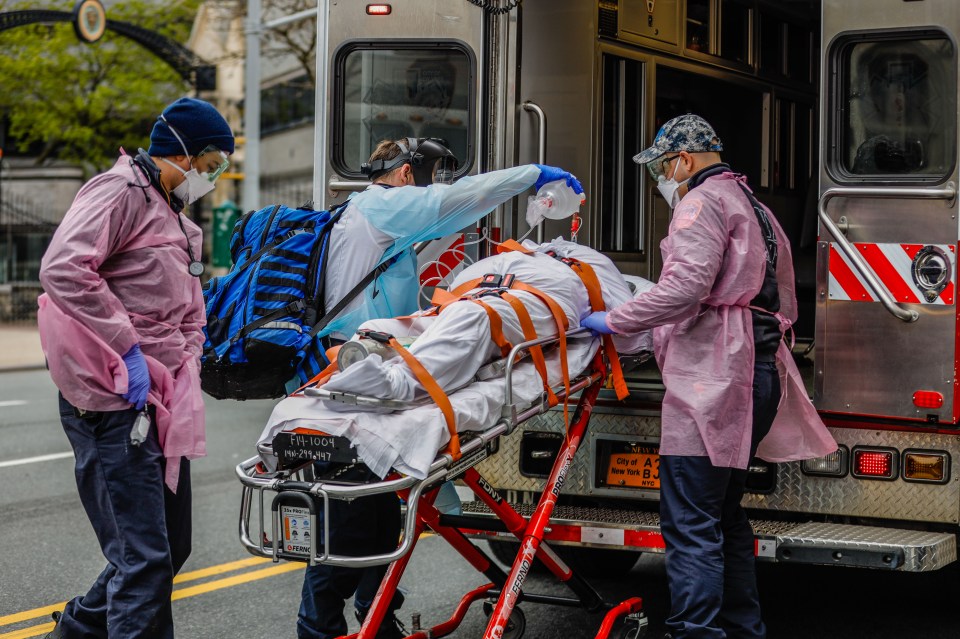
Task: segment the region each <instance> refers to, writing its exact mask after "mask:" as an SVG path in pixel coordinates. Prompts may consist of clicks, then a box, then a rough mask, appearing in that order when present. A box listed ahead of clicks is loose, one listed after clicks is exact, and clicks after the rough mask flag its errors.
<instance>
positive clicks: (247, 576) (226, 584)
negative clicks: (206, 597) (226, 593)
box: [0, 562, 307, 639]
mask: <svg viewBox="0 0 960 639" xmlns="http://www.w3.org/2000/svg"><path fill="white" fill-rule="evenodd" d="M306 567H307V564H305V563H299V562H297V563H293V562H291V563H286V564H277V565H276V566H271V567H270V568H261V569H260V570H254V571H253V572H245V573H242V574H239V575H235V576H233V577H225V578H224V579H217V580H215V581H208V582H207V583H205V584H199V585H196V586H190V587H189V588H181V589H180V590H174V591H173V596H172V597H170V599H171V600H173V601H176V600H177V599H185V598H187V597H193V596H196V595H202V594H203V593H205V592H211V591H214V590H220V589H222V588H230V587H231V586H239V585H240V584H245V583H247V582H249V581H256V580H257V579H264V578H266V577H272V576H274V575H281V574H283V573H285V572H292V571H294V570H303V569H304V568H306ZM0 639H3V638H2V637H0Z"/></svg>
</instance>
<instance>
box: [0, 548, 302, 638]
mask: <svg viewBox="0 0 960 639" xmlns="http://www.w3.org/2000/svg"><path fill="white" fill-rule="evenodd" d="M269 562H270V559H264V558H262V557H249V558H247V559H240V560H238V561H231V562H228V563H225V564H219V565H216V566H210V567H208V568H201V569H200V570H194V571H191V572H185V573H182V574H180V575H177V576H176V577H174V579H173V583H175V584H180V583H184V582H187V581H195V580H197V579H203V578H204V577H210V576H212V575H219V574H223V573H225V572H231V571H233V570H239V569H240V568H246V567H248V566H256V565H259V564H264V563H269ZM305 566H306V564H299V563H290V564H279V565H277V566H274V567H272V568H267V569H264V570H255V571H253V572H249V573H244V574H243V575H238V576H236V577H229V578H226V579H218V580H216V581H211V582H208V583H206V584H203V585H202V586H192V587H190V588H182V589H180V590H176V591H174V593H173V597H172V598H171V599H172V600H174V601H175V600H177V599H183V598H184V597H192V596H193V595H199V594H201V593H203V592H210V591H211V590H219V589H221V588H228V587H230V586H233V585H237V584H242V583H246V582H248V581H254V580H256V579H263V578H264V577H270V576H271V575H278V574H281V573H284V572H288V571H291V570H295V569H297V568H304V567H305ZM278 568H283V570H277V569H278ZM264 573H266V574H264ZM238 579H239V581H232V580H238ZM228 582H229V583H228ZM201 588H203V590H198V589H201ZM181 593H185V594H181ZM66 605H67V602H65V601H61V602H60V603H57V604H53V605H52V606H43V607H42V608H34V609H33V610H24V611H23V612H17V613H14V614H12V615H6V616H3V617H0V627H3V626H9V625H12V624H15V623H20V622H21V621H29V620H30V619H37V618H38V617H45V616H47V615H50V614H51V613H53V612H55V611H58V610H63V607H64V606H66ZM47 626H50V624H45V625H44V627H47ZM50 627H52V626H50ZM36 628H39V626H34V627H33V628H25V629H23V630H17V631H15V632H14V633H13V634H10V633H8V634H3V635H0V639H20V638H21V637H24V638H25V637H35V636H37V635H39V634H43V633H42V632H41V631H39V630H37V634H35V635H29V634H27V635H22V634H17V633H22V632H26V631H28V630H31V631H32V630H34V629H36ZM49 631H50V628H47V629H46V631H45V632H49Z"/></svg>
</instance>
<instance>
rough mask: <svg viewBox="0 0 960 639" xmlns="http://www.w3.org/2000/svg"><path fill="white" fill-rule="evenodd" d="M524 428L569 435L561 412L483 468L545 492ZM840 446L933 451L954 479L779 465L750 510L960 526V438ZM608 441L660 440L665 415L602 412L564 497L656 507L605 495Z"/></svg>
mask: <svg viewBox="0 0 960 639" xmlns="http://www.w3.org/2000/svg"><path fill="white" fill-rule="evenodd" d="M521 430H534V431H549V432H557V433H562V432H563V414H562V412H557V411H551V412H549V413H546V414H544V415H541V416H539V417H536V418H534V419H531V420H529V421H528V422H526V423H525V424H523V425H522V426H521V428H520V429H518V432H515V433H513V434H512V435H511V436H509V437H502V438H501V439H500V451H499V453H498V454H496V455H494V456H492V457H491V458H489V459H487V460H485V461H484V462H483V463H482V464H480V465H479V466H478V467H477V470H479V471H480V473H481V474H482V475H483V476H484V477H485V478H486V479H487V480H488V481H489V482H490V483H491V484H492V485H493V486H495V487H497V488H499V489H501V490H516V491H535V492H539V491H540V489H541V487H542V484H543V480H541V479H537V478H531V477H525V476H523V475H521V474H520V471H519V457H520V444H521V437H522V435H521ZM831 432H832V433H833V436H834V438H835V439H836V440H837V442H838V443H840V444H843V445H845V446H847V448H848V449H852V448H853V447H854V446H857V445H861V446H885V447H892V448H896V449H897V450H900V451H903V450H906V449H913V448H918V449H928V450H941V451H946V452H947V453H949V455H950V478H949V482H948V483H947V484H944V485H936V484H920V483H910V482H905V481H903V480H896V481H875V480H874V481H871V480H862V479H856V478H854V477H852V476H850V475H847V476H846V477H811V476H809V475H805V474H803V473H802V472H801V471H800V464H799V463H789V464H778V465H777V480H776V488H775V490H774V492H773V493H771V494H768V495H759V494H748V495H747V496H746V497H745V499H744V502H743V505H744V506H745V507H746V508H751V509H756V510H766V511H777V512H793V513H809V514H817V515H834V516H845V517H864V518H872V519H885V520H900V521H919V522H936V523H946V524H958V523H960V435H944V434H937V433H916V432H900V431H880V430H864V429H850V428H833V429H831ZM605 436H613V437H614V438H620V439H623V438H624V437H630V438H636V439H642V440H644V441H657V440H658V439H659V436H660V419H659V416H657V415H655V414H650V413H646V414H645V413H643V412H640V411H635V412H634V414H623V413H609V412H608V413H604V412H603V410H602V409H597V410H596V411H595V412H594V415H593V417H592V419H591V423H590V429H589V430H588V431H587V438H586V441H585V442H584V443H585V445H584V446H582V447H581V450H580V452H579V453H578V454H577V456H576V458H575V459H574V460H573V463H572V464H571V466H570V471H569V472H568V474H567V478H566V483H565V484H564V487H563V492H564V494H567V495H581V496H611V497H617V498H620V499H633V500H643V501H656V500H657V499H659V496H658V494H657V491H640V490H636V489H613V490H611V489H609V488H607V489H598V488H597V487H596V486H595V485H594V483H595V482H594V476H595V474H596V473H595V472H594V470H595V469H594V465H593V461H594V457H595V454H594V451H595V449H596V442H597V440H598V439H600V438H603V437H605Z"/></svg>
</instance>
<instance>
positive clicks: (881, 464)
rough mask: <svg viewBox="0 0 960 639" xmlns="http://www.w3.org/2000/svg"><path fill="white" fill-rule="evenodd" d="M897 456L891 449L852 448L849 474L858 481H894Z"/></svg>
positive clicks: (896, 469)
mask: <svg viewBox="0 0 960 639" xmlns="http://www.w3.org/2000/svg"><path fill="white" fill-rule="evenodd" d="M898 460H899V454H898V453H897V451H896V450H894V449H892V448H860V447H857V448H854V449H853V464H852V468H851V473H852V474H853V476H854V477H858V478H860V479H887V480H891V479H896V478H897V471H898V470H899V469H898V468H897V466H898V463H897V462H898Z"/></svg>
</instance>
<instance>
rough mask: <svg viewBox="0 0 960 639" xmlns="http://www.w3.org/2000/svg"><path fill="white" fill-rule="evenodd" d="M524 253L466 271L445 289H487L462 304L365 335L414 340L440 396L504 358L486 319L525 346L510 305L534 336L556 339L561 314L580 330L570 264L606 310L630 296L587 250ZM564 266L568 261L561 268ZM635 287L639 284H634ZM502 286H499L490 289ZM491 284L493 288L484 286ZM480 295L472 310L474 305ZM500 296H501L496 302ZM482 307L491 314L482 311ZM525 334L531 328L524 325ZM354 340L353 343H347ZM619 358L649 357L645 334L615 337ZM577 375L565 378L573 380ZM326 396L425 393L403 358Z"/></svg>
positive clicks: (358, 374) (374, 366)
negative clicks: (583, 272) (581, 268)
mask: <svg viewBox="0 0 960 639" xmlns="http://www.w3.org/2000/svg"><path fill="white" fill-rule="evenodd" d="M523 247H524V249H526V250H527V252H526V253H525V252H521V251H508V252H504V253H501V254H498V255H494V256H492V257H488V258H486V259H483V260H480V261H478V262H477V263H475V264H473V265H471V266H469V267H467V268H466V269H464V271H463V272H462V273H460V275H458V276H457V278H456V279H455V280H454V282H453V284H452V286H451V290H456V289H457V287H461V286H462V285H464V283H466V282H470V281H473V280H476V279H483V278H484V277H485V276H487V275H492V276H493V277H491V278H490V279H491V280H492V281H491V282H487V284H488V286H485V287H484V286H482V285H481V286H477V287H475V288H471V289H470V290H469V291H466V292H464V293H463V297H464V298H473V299H461V300H460V301H456V302H452V303H449V304H448V305H446V306H445V307H444V308H443V310H442V312H440V313H439V314H430V313H429V311H427V312H421V313H419V314H416V315H414V316H411V317H407V318H397V319H382V320H372V321H369V322H366V323H365V324H363V326H362V327H361V332H362V331H363V330H371V331H377V332H380V333H386V334H389V335H393V336H396V337H398V338H402V337H406V338H415V339H414V340H413V341H412V343H411V344H410V346H409V347H408V348H409V352H410V354H412V355H413V356H414V357H415V358H416V360H417V361H419V362H420V364H422V365H423V367H424V368H425V369H426V370H427V371H428V372H429V373H430V375H431V376H432V377H433V379H434V380H436V382H437V384H438V385H439V386H440V387H441V388H442V389H443V391H444V392H447V393H450V392H452V391H454V390H456V389H459V388H462V387H464V386H466V385H468V384H470V383H471V382H472V381H474V380H475V379H476V378H477V373H478V371H479V370H480V369H481V368H482V367H484V366H485V365H487V364H488V363H489V362H491V361H494V360H497V359H499V358H502V357H503V355H504V353H503V352H502V351H503V348H502V347H501V346H500V345H498V344H497V343H496V342H495V340H494V339H492V335H493V333H492V332H491V317H492V316H491V314H490V312H489V310H491V309H492V311H493V312H494V313H495V314H496V315H497V316H499V318H500V322H499V323H501V324H502V326H501V327H500V329H499V330H500V331H501V332H502V336H503V338H504V339H505V340H506V341H507V342H509V343H510V344H517V343H520V342H523V341H525V340H526V339H527V338H526V337H525V335H524V327H523V325H522V324H523V323H524V321H523V318H520V317H518V313H517V310H516V309H515V307H514V306H513V305H512V304H511V303H510V301H509V298H510V297H513V298H515V300H514V303H515V302H516V300H519V301H520V302H521V303H522V306H523V308H524V309H526V312H527V314H529V320H530V322H532V325H533V328H534V329H535V331H536V335H537V336H538V337H541V338H542V337H552V336H556V335H557V334H558V322H557V319H558V317H557V315H558V314H559V313H562V316H563V317H565V318H566V323H567V324H568V326H569V329H573V328H576V327H578V326H579V325H580V320H581V319H582V318H584V317H586V316H587V315H589V314H590V312H591V310H593V309H592V308H591V304H590V299H589V293H588V290H587V287H586V286H585V284H584V280H583V279H582V278H581V276H580V275H578V273H577V272H576V271H575V270H574V268H572V267H571V264H570V260H575V261H578V262H580V263H582V264H586V265H588V266H589V267H591V268H592V270H593V272H594V273H595V274H596V279H597V280H598V281H599V285H600V293H601V294H602V298H603V302H604V304H605V306H606V307H607V308H613V307H616V306H619V305H620V304H622V303H624V302H625V301H627V300H629V299H630V298H631V297H632V296H633V294H632V293H631V290H630V286H629V285H628V283H627V281H626V280H625V279H624V276H623V275H621V273H620V272H619V271H618V270H617V268H616V267H615V266H614V265H613V262H611V261H610V260H609V259H608V258H607V257H605V256H603V255H601V254H600V253H598V252H597V251H594V250H592V249H590V248H588V247H585V246H581V245H579V244H575V243H573V242H568V241H565V240H563V239H559V238H558V239H556V240H553V241H552V242H547V243H545V244H535V243H533V242H530V241H527V242H525V243H524V244H523ZM564 260H566V261H564ZM510 276H512V278H513V280H514V281H516V282H520V283H522V284H523V285H526V287H527V288H532V289H535V292H531V291H529V290H521V289H520V288H514V287H509V288H508V287H506V284H508V283H509V282H510V279H511V278H510ZM636 280H639V281H638V282H637V281H636ZM498 283H499V284H500V287H498V286H496V284H498ZM490 284H492V286H490ZM635 286H636V287H637V288H638V289H639V290H638V291H637V292H642V291H643V290H646V289H648V288H649V287H650V286H652V283H650V282H648V281H646V280H640V278H636V279H635ZM536 292H539V293H542V294H545V295H546V296H548V297H549V298H550V299H552V300H553V302H555V305H556V306H555V309H554V311H556V312H553V311H551V309H550V308H549V307H548V305H547V304H546V303H545V302H544V301H543V300H542V299H541V298H540V297H539V296H538V295H537V294H536ZM478 293H482V296H481V297H479V300H480V301H481V302H482V304H480V303H476V302H475V301H474V299H475V298H476V296H477V294H478ZM501 293H507V295H506V296H501ZM484 306H487V307H489V309H488V308H485V307H484ZM528 328H529V326H528ZM357 339H358V337H357V336H354V338H353V340H357ZM615 344H616V347H617V350H618V352H620V353H624V354H629V353H636V352H640V351H649V350H652V342H651V336H650V334H649V332H646V333H640V334H638V335H622V336H615ZM578 372H579V371H569V373H570V374H571V375H575V374H577V373H578ZM323 388H324V389H325V390H327V391H338V392H344V393H354V394H358V395H364V396H368V397H375V398H378V399H391V400H402V401H409V400H413V399H416V398H419V397H421V396H424V395H425V394H426V389H424V387H423V386H422V385H421V383H420V381H419V379H418V377H417V376H416V375H415V374H414V372H413V371H412V370H411V369H410V366H409V365H408V364H407V363H406V362H405V361H404V360H403V359H401V358H399V357H393V358H390V359H386V360H384V359H383V358H381V357H380V356H379V355H376V354H372V355H370V356H368V357H366V358H365V359H362V360H360V361H357V362H355V363H353V364H351V365H350V366H349V367H347V368H346V369H345V370H343V371H341V372H339V373H337V374H335V375H334V376H333V377H331V378H330V380H329V381H327V382H326V384H325V385H324V387H323ZM325 403H326V404H327V407H328V408H329V409H331V410H334V411H337V410H343V411H356V410H358V407H357V406H355V405H344V404H341V405H339V406H338V405H337V404H338V403H337V402H325Z"/></svg>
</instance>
